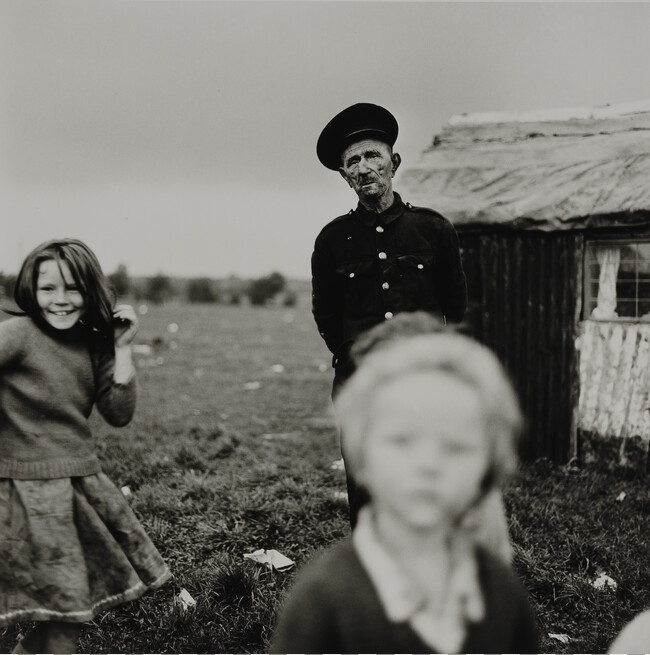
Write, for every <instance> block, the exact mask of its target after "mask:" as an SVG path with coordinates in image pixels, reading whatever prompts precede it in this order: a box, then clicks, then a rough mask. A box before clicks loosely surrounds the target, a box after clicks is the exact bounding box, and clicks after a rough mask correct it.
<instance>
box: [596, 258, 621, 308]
mask: <svg viewBox="0 0 650 655" xmlns="http://www.w3.org/2000/svg"><path fill="white" fill-rule="evenodd" d="M596 259H597V260H598V264H599V265H600V275H599V278H598V299H597V302H596V307H594V310H593V311H592V312H591V315H592V317H593V318H599V319H608V318H615V317H617V316H618V314H617V313H616V278H617V277H618V267H619V265H620V263H621V249H620V248H599V249H598V250H597V251H596Z"/></svg>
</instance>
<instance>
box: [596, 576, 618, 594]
mask: <svg viewBox="0 0 650 655" xmlns="http://www.w3.org/2000/svg"><path fill="white" fill-rule="evenodd" d="M591 586H592V587H593V588H594V589H607V587H609V588H610V589H611V590H612V591H616V588H617V587H618V583H617V582H616V580H614V579H612V578H610V577H609V576H608V575H607V574H606V573H601V574H600V575H599V576H598V577H597V578H596V579H595V580H594V581H593V582H592V583H591Z"/></svg>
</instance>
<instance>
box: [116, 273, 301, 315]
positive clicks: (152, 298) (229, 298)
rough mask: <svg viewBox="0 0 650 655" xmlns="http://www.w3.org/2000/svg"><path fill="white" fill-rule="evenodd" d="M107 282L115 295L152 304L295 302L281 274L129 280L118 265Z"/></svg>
mask: <svg viewBox="0 0 650 655" xmlns="http://www.w3.org/2000/svg"><path fill="white" fill-rule="evenodd" d="M108 279H109V281H110V283H111V285H112V287H113V289H114V290H115V293H116V294H117V295H118V296H131V297H134V298H135V299H136V300H138V301H140V300H143V301H147V302H152V303H154V304H160V303H163V302H165V301H167V300H172V299H180V300H185V301H187V302H190V303H222V304H231V305H238V304H240V303H242V302H249V303H250V304H251V305H266V304H270V303H276V304H283V305H287V306H290V305H295V303H296V294H295V292H294V291H292V290H291V289H289V288H288V286H287V280H286V278H285V277H284V275H282V274H281V273H277V272H274V273H271V274H270V275H266V276H263V277H260V278H255V279H252V280H244V279H241V278H238V277H236V276H231V277H229V278H226V279H221V280H217V279H212V278H209V277H197V278H190V279H178V278H172V277H169V276H167V275H164V274H162V273H158V274H156V275H154V276H152V277H144V278H133V279H132V278H130V277H129V274H128V272H127V270H126V267H125V266H124V265H123V264H120V266H118V267H117V270H116V271H115V272H114V273H111V274H110V275H109V276H108Z"/></svg>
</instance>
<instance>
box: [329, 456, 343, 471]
mask: <svg viewBox="0 0 650 655" xmlns="http://www.w3.org/2000/svg"><path fill="white" fill-rule="evenodd" d="M330 468H331V469H332V471H345V466H344V465H343V458H341V459H337V460H336V461H334V462H332V466H330Z"/></svg>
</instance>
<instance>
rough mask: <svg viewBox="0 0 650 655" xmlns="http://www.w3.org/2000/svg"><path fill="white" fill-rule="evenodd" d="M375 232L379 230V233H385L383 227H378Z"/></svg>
mask: <svg viewBox="0 0 650 655" xmlns="http://www.w3.org/2000/svg"><path fill="white" fill-rule="evenodd" d="M375 230H377V232H383V231H384V228H383V227H382V226H381V225H378V226H377V227H376V228H375Z"/></svg>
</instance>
